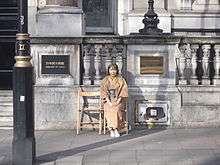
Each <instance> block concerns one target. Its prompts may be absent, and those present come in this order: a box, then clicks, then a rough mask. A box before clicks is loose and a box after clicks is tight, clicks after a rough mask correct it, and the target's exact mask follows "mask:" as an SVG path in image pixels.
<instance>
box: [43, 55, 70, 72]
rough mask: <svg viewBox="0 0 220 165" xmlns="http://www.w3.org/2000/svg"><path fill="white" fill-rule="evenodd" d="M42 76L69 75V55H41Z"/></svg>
mask: <svg viewBox="0 0 220 165" xmlns="http://www.w3.org/2000/svg"><path fill="white" fill-rule="evenodd" d="M41 64H42V68H41V73H42V74H69V55H42V63H41Z"/></svg>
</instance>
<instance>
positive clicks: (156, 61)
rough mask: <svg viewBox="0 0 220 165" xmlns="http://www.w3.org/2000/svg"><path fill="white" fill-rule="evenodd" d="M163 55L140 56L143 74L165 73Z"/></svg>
mask: <svg viewBox="0 0 220 165" xmlns="http://www.w3.org/2000/svg"><path fill="white" fill-rule="evenodd" d="M163 63H164V62H163V57H162V56H156V57H155V56H140V72H141V74H163Z"/></svg>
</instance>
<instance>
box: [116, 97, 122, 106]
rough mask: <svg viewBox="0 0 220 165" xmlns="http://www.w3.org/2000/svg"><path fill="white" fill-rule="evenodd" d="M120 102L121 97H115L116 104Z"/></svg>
mask: <svg viewBox="0 0 220 165" xmlns="http://www.w3.org/2000/svg"><path fill="white" fill-rule="evenodd" d="M120 102H121V97H119V98H118V99H117V101H116V104H117V105H118V104H120Z"/></svg>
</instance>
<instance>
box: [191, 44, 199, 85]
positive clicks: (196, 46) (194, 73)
mask: <svg viewBox="0 0 220 165" xmlns="http://www.w3.org/2000/svg"><path fill="white" fill-rule="evenodd" d="M198 48H199V45H191V56H192V60H191V62H192V81H193V80H195V79H196V50H197V49H198ZM193 84H194V83H193Z"/></svg>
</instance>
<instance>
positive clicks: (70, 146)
mask: <svg viewBox="0 0 220 165" xmlns="http://www.w3.org/2000/svg"><path fill="white" fill-rule="evenodd" d="M35 138H36V164H37V165H220V128H197V129H137V130H133V131H130V133H129V134H128V135H122V136H121V137H119V138H111V137H110V136H109V135H99V134H98V133H97V132H95V131H88V130H87V131H82V132H81V134H80V135H76V132H75V131H73V130H62V131H36V132H35ZM12 139H13V137H12V130H0V165H10V164H12V163H11V162H12V161H11V160H12V156H11V149H12Z"/></svg>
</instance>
